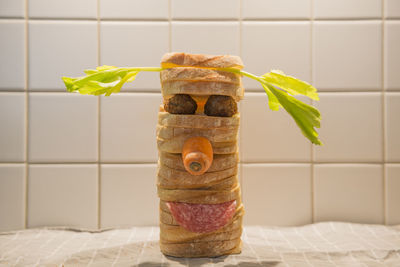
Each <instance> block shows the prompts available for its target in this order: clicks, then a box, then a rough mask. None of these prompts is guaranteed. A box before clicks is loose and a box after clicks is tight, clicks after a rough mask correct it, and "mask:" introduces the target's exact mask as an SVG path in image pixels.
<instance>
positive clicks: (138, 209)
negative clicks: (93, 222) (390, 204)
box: [100, 164, 159, 228]
mask: <svg viewBox="0 0 400 267" xmlns="http://www.w3.org/2000/svg"><path fill="white" fill-rule="evenodd" d="M156 170H157V166H156V164H145V165H143V164H135V165H114V164H112V165H102V166H101V212H100V214H101V228H109V227H130V226H139V225H145V226H149V225H158V221H159V220H158V216H159V215H158V214H159V212H158V211H159V207H158V203H159V199H158V197H157V187H156Z"/></svg>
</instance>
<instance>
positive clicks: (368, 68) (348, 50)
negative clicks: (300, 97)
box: [313, 21, 382, 91]
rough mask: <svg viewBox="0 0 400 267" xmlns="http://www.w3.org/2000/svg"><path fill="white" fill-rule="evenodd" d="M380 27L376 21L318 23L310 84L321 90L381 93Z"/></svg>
mask: <svg viewBox="0 0 400 267" xmlns="http://www.w3.org/2000/svg"><path fill="white" fill-rule="evenodd" d="M381 30H382V27H381V22H376V21H348V22H347V21H317V22H315V24H314V31H313V48H314V49H313V66H314V68H313V75H314V77H313V83H314V85H315V86H316V87H317V88H318V89H320V90H343V91H344V90H349V91H351V90H380V88H381V87H382V81H381V79H382V77H381V76H382V70H381V68H382V58H381V56H382V41H381V37H382V32H381Z"/></svg>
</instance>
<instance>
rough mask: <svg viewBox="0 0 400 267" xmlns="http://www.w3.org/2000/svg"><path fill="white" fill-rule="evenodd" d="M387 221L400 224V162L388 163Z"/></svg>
mask: <svg viewBox="0 0 400 267" xmlns="http://www.w3.org/2000/svg"><path fill="white" fill-rule="evenodd" d="M386 209H387V214H386V216H387V217H386V219H387V221H386V223H387V224H395V225H397V224H400V164H387V165H386Z"/></svg>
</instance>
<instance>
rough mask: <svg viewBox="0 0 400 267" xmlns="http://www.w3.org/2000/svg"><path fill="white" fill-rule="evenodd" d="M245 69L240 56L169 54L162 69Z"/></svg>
mask: <svg viewBox="0 0 400 267" xmlns="http://www.w3.org/2000/svg"><path fill="white" fill-rule="evenodd" d="M184 66H186V67H202V68H237V69H242V68H243V62H242V60H241V59H240V57H238V56H232V55H205V54H188V53H177V52H174V53H167V54H165V55H164V56H163V57H162V59H161V67H164V68H171V67H184Z"/></svg>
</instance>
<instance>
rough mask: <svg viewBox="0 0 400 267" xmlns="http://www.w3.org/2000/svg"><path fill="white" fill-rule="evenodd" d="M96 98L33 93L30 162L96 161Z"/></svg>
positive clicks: (30, 103) (30, 115)
mask: <svg viewBox="0 0 400 267" xmlns="http://www.w3.org/2000/svg"><path fill="white" fill-rule="evenodd" d="M97 127H98V119H97V98H96V97H94V96H87V95H85V96H82V95H78V94H72V93H30V95H29V140H28V145H29V150H28V151H29V155H28V158H29V161H30V162H95V161H96V160H97V153H98V152H97V151H98V150H97V149H98V147H97V140H98V138H97V137H98V134H97V131H98V129H97Z"/></svg>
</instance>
